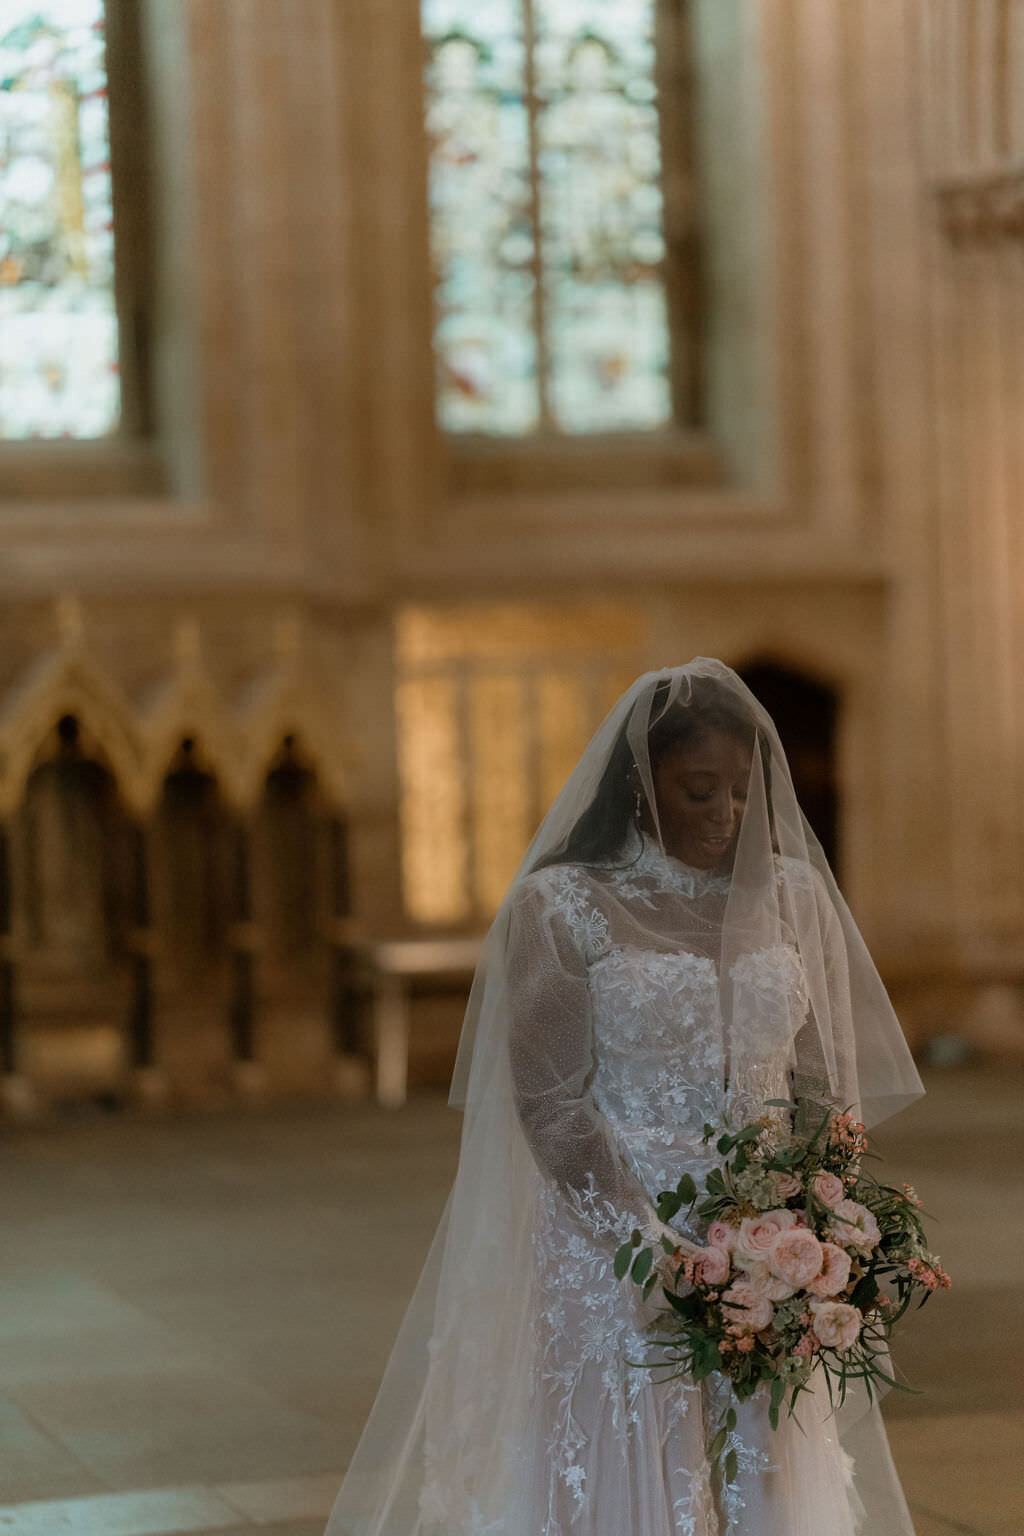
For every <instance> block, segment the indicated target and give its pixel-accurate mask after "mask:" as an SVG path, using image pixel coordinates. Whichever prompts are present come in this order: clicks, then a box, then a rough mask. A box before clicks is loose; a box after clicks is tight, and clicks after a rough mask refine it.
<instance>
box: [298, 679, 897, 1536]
mask: <svg viewBox="0 0 1024 1536" xmlns="http://www.w3.org/2000/svg"><path fill="white" fill-rule="evenodd" d="M921 1091H922V1090H921V1085H920V1081H919V1079H918V1076H917V1073H916V1071H915V1069H914V1066H913V1063H912V1061H911V1059H910V1055H909V1052H908V1050H907V1047H906V1045H905V1043H904V1041H903V1037H902V1035H901V1033H900V1030H899V1026H898V1024H897V1022H896V1020H895V1017H894V1016H893V1013H892V1009H891V1007H890V1005H889V1002H888V999H887V997H886V995H885V991H884V989H883V987H882V984H881V981H880V980H879V978H878V974H877V972H876V971H875V969H874V966H873V965H872V963H871V960H870V958H869V956H868V954H867V951H866V950H865V948H864V945H863V942H862V940H861V938H860V935H859V933H858V931H857V929H856V927H855V925H854V923H853V920H852V918H851V917H850V914H849V911H848V909H847V908H846V905H845V903H844V902H843V900H842V897H841V896H840V895H839V893H838V891H837V889H836V886H835V883H834V881H833V879H832V876H831V874H830V872H829V869H828V866H827V864H826V861H825V858H824V855H823V854H822V851H821V848H820V846H819V845H818V843H817V841H816V839H815V838H814V835H813V833H812V832H811V831H810V829H809V827H808V826H807V824H806V822H805V821H804V819H803V817H802V815H801V813H800V810H799V807H798V805H797V803H796V799H795V796H794V793H793V787H792V781H791V779H790V775H789V770H788V767H787V764H786V759H785V755H784V753H783V750H782V747H781V744H780V742H779V739H778V735H777V733H776V731H775V728H774V726H773V724H772V722H771V720H770V718H769V716H768V715H767V714H766V713H765V711H764V710H763V709H762V708H761V706H760V705H759V704H758V703H757V701H756V700H755V698H754V697H753V695H752V694H751V693H750V692H749V690H748V689H747V688H746V687H745V686H744V684H743V683H742V682H741V681H740V679H739V678H738V677H737V676H736V674H735V673H733V672H732V671H730V669H729V668H728V667H726V666H724V665H723V664H722V663H721V662H718V661H713V660H708V659H705V658H698V659H697V660H695V661H693V662H691V663H689V665H687V666H684V667H678V668H671V669H669V668H666V669H663V670H662V671H660V672H651V673H647V674H645V675H644V676H643V677H640V678H638V679H637V681H636V682H635V683H634V684H633V685H632V687H631V688H630V689H628V690H627V692H626V693H625V694H624V695H623V696H622V698H621V699H620V700H619V701H618V703H617V704H616V705H615V707H614V708H613V709H612V711H611V713H610V714H609V716H608V717H607V719H606V720H605V721H604V723H603V725H602V726H601V727H600V729H599V730H598V732H597V734H596V735H595V737H594V738H593V740H592V741H591V743H590V745H589V746H588V747H587V749H586V751H585V752H584V754H583V757H582V758H581V760H580V762H579V763H578V764H577V766H576V768H575V770H574V771H573V773H572V775H571V776H570V778H569V780H568V782H567V784H566V786H565V788H564V789H563V790H562V793H561V794H560V795H559V797H558V799H557V801H556V802H555V805H554V806H553V807H552V809H551V811H550V813H549V814H548V816H547V817H546V819H545V821H544V823H543V824H542V826H541V828H540V830H539V831H538V833H537V835H536V837H535V838H534V840H533V843H532V844H531V846H530V848H529V850H528V852H527V854H526V857H525V859H524V861H523V864H522V865H521V867H520V869H519V871H518V873H517V875H516V877H515V879H514V880H513V882H512V885H511V887H510V889H509V892H508V894H507V896H506V899H505V901H504V903H503V905H502V907H501V910H500V912H499V913H498V916H497V918H496V920H495V922H494V924H493V926H492V928H491V931H490V933H489V935H488V937H487V941H486V943H485V946H484V952H483V955H482V959H481V963H480V966H479V968H478V972H477V976H476V979H475V981H474V986H473V991H472V994H471V997H470V1003H469V1008H468V1011H467V1015H466V1022H465V1025H464V1027H463V1034H462V1039H461V1041H460V1046H459V1055H458V1059H457V1062H456V1067H455V1075H454V1080H453V1084H452V1094H451V1102H452V1103H453V1104H455V1105H458V1106H460V1107H463V1108H464V1110H465V1120H464V1126H463V1136H462V1147H461V1155H460V1160H459V1168H458V1173H457V1175H456V1179H455V1183H454V1186H453V1189H452V1192H451V1195H450V1196H449V1200H448V1204H447V1206H446V1209H445V1212H444V1215H443V1217H442V1220H441V1223H440V1225H439V1228H438V1232H437V1236H436V1237H435V1240H434V1244H433V1247H432V1249H431V1252H430V1255H429V1257H428V1259H427V1263H426V1265H425V1267H424V1270H423V1273H422V1275H421V1277H420V1281H419V1285H418V1287H417V1290H416V1292H415V1295H414V1297H413V1300H412V1303H411V1305H410V1307H409V1310H408V1312H407V1314H406V1317H405V1320H404V1322H403V1324H402V1328H401V1330H400V1333H399V1336H398V1340H397V1342H396V1345H395V1348H394V1351H393V1353H392V1356H391V1360H390V1362H389V1365H388V1369H387V1372H386V1374H385V1377H384V1381H383V1384H382V1387H381V1391H380V1394H379V1396H378V1399H377V1402H376V1404H375V1406H374V1409H373V1412H372V1414H371V1416H370V1419H369V1421H368V1423H367V1426H366V1429H365V1430H364V1433H363V1436H362V1439H361V1441H360V1443H359V1446H358V1447H357V1450H356V1453H355V1456H354V1458H353V1462H352V1465H351V1468H350V1470H349V1473H348V1475H347V1477H346V1479H345V1482H344V1485H343V1486H342V1489H341V1491H340V1493H339V1495H338V1498H337V1501H336V1504H335V1507H334V1511H333V1513H332V1516H331V1519H330V1522H329V1525H328V1528H327V1536H857V1533H861V1536H912V1531H913V1527H912V1525H911V1522H910V1517H909V1514H908V1512H907V1508H906V1504H905V1502H904V1499H903V1495H902V1492H901V1490H900V1486H899V1482H898V1480H897V1477H896V1474H895V1470H894V1468H893V1465H892V1460H891V1457H890V1455H889V1451H888V1445H887V1442H886V1439H885V1432H884V1429H883V1427H882V1423H881V1418H880V1415H879V1412H878V1407H877V1404H874V1405H872V1404H869V1403H868V1402H867V1401H866V1400H865V1401H854V1400H852V1399H848V1400H847V1403H846V1405H845V1406H844V1408H843V1409H842V1410H841V1412H840V1414H838V1415H832V1414H831V1413H830V1411H829V1405H828V1402H827V1400H823V1394H822V1392H821V1391H820V1390H819V1391H816V1392H811V1393H806V1394H805V1395H804V1396H803V1398H802V1399H801V1404H802V1406H801V1408H800V1410H799V1413H798V1416H797V1419H789V1420H785V1419H784V1420H783V1422H782V1423H781V1425H780V1427H779V1429H778V1430H777V1431H773V1430H772V1429H771V1428H770V1427H769V1425H768V1415H767V1404H766V1403H765V1402H764V1401H763V1400H762V1398H761V1396H760V1394H757V1395H755V1396H754V1397H753V1398H752V1399H751V1400H749V1401H748V1402H746V1403H744V1404H743V1405H742V1407H741V1408H740V1410H739V1413H738V1418H737V1422H736V1427H735V1429H734V1430H733V1431H732V1433H731V1437H730V1447H731V1448H732V1449H734V1450H735V1451H736V1460H737V1463H738V1467H739V1472H738V1476H737V1478H736V1479H735V1481H734V1483H732V1484H730V1485H728V1486H726V1487H725V1488H724V1489H723V1488H721V1487H720V1486H719V1485H718V1483H717V1481H715V1480H713V1479H712V1478H711V1476H710V1475H709V1466H708V1458H707V1453H706V1444H707V1438H708V1435H707V1431H708V1426H709V1425H711V1424H713V1423H714V1424H717V1422H718V1420H719V1418H720V1416H721V1406H722V1396H723V1393H725V1394H727V1390H728V1389H727V1384H726V1383H725V1381H724V1378H721V1377H718V1376H713V1377H711V1378H709V1380H707V1381H704V1382H701V1383H699V1384H697V1383H694V1382H692V1381H690V1380H688V1379H685V1378H677V1379H674V1380H665V1379H664V1376H663V1373H659V1372H657V1371H653V1372H652V1371H650V1370H648V1369H644V1368H643V1367H642V1366H639V1365H637V1364H636V1362H638V1361H642V1360H643V1359H644V1356H645V1349H646V1348H647V1341H646V1338H645V1329H646V1328H647V1327H648V1325H649V1324H650V1323H651V1321H652V1320H653V1318H654V1317H655V1316H656V1314H657V1311H658V1305H657V1302H658V1296H659V1290H658V1289H657V1288H655V1290H654V1292H653V1293H652V1294H651V1297H650V1299H649V1301H647V1302H644V1301H643V1300H642V1298H641V1296H640V1292H639V1290H638V1288H637V1287H636V1286H635V1285H633V1284H632V1283H631V1282H630V1281H629V1280H628V1279H626V1280H622V1281H620V1280H617V1279H616V1278H615V1275H614V1272H613V1259H614V1254H615V1251H616V1249H617V1248H618V1246H619V1245H620V1243H622V1242H623V1241H624V1240H626V1239H627V1238H628V1237H629V1234H630V1232H631V1231H632V1230H633V1229H634V1228H636V1227H639V1228H641V1230H642V1231H643V1232H644V1233H645V1235H646V1236H647V1237H648V1238H650V1239H655V1238H657V1237H659V1236H661V1235H663V1234H668V1235H670V1236H671V1238H672V1241H673V1243H675V1244H679V1245H681V1246H684V1247H685V1246H686V1245H687V1244H688V1243H691V1242H694V1241H699V1240H700V1238H701V1236H702V1233H701V1231H700V1229H699V1226H698V1225H696V1224H693V1225H689V1226H688V1225H686V1224H685V1222H683V1218H682V1217H680V1218H679V1222H680V1223H682V1225H679V1226H678V1229H672V1228H666V1227H664V1226H663V1225H662V1224H661V1223H660V1222H659V1220H658V1217H657V1213H656V1208H655V1202H656V1200H657V1196H658V1194H659V1192H660V1191H661V1190H664V1189H670V1188H672V1187H673V1186H674V1185H675V1184H676V1182H677V1181H678V1180H679V1178H680V1177H681V1175H682V1174H684V1173H689V1174H691V1175H693V1177H694V1178H695V1179H696V1180H697V1182H698V1184H699V1183H700V1182H701V1180H702V1178H703V1175H704V1174H705V1173H706V1172H707V1171H708V1169H709V1168H710V1167H711V1166H713V1163H714V1157H715V1154H714V1150H713V1146H712V1147H710V1148H709V1146H708V1145H705V1143H704V1141H703V1128H704V1125H705V1123H706V1122H712V1123H715V1124H718V1123H720V1122H723V1121H725V1122H730V1123H734V1124H737V1125H738V1124H741V1123H743V1122H744V1121H747V1120H749V1119H751V1118H753V1117H756V1116H758V1115H761V1114H764V1113H767V1114H770V1115H773V1116H776V1117H779V1116H785V1115H786V1114H787V1111H785V1110H781V1109H779V1108H774V1109H772V1108H768V1109H766V1103H767V1101H770V1100H773V1099H774V1100H779V1099H784V1100H792V1101H793V1102H795V1104H796V1106H797V1108H796V1110H795V1111H794V1113H795V1117H796V1121H797V1129H798V1130H799V1129H800V1128H801V1126H802V1125H803V1124H805V1123H808V1124H809V1123H810V1122H812V1121H814V1117H815V1116H818V1118H820V1114H821V1112H822V1110H823V1109H824V1108H825V1107H828V1106H833V1107H836V1108H841V1109H846V1108H849V1107H851V1106H852V1107H854V1108H855V1109H856V1111H857V1113H858V1114H859V1115H860V1116H861V1117H862V1118H863V1119H865V1121H866V1122H867V1123H868V1124H869V1125H870V1124H872V1123H877V1122H878V1120H880V1119H882V1118H884V1117H885V1116H886V1115H887V1114H890V1113H892V1112H893V1111H894V1110H895V1109H898V1108H900V1107H901V1106H902V1105H903V1104H906V1103H908V1102H909V1101H910V1100H911V1099H913V1098H914V1097H915V1096H916V1095H917V1094H919V1093H920V1092H921ZM398 1246H400V1244H396V1247H398ZM381 1260H382V1262H391V1260H389V1258H388V1255H387V1254H383V1255H381Z"/></svg>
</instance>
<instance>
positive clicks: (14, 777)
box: [0, 656, 144, 815]
mask: <svg viewBox="0 0 1024 1536" xmlns="http://www.w3.org/2000/svg"><path fill="white" fill-rule="evenodd" d="M67 717H70V718H73V719H74V720H76V721H77V722H78V726H79V730H80V732H82V734H83V737H84V738H85V739H87V740H88V742H89V743H90V750H91V751H92V752H93V754H94V755H95V756H96V757H97V758H98V759H99V760H102V761H103V762H104V763H105V765H106V766H107V768H108V769H109V771H110V772H111V774H112V775H113V777H114V779H115V780H116V783H117V786H118V791H119V793H120V795H121V798H122V799H123V800H124V802H125V804H126V805H127V806H128V807H129V808H131V809H132V810H133V811H137V810H138V809H139V808H140V806H141V803H142V801H143V798H144V789H143V778H144V775H143V771H142V750H141V744H140V740H139V734H138V731H137V729H136V725H135V721H134V719H133V717H132V712H131V708H130V706H129V704H128V702H127V700H126V699H125V698H124V696H123V695H122V694H121V692H120V690H119V689H118V688H117V687H116V686H115V685H114V684H113V683H112V682H111V681H110V680H109V679H108V678H107V677H106V676H105V675H104V674H103V672H102V671H101V669H100V668H99V667H98V666H96V665H95V663H93V662H92V661H91V660H90V659H89V658H87V657H84V656H70V657H68V656H61V657H58V658H57V659H56V660H55V661H54V662H53V663H52V664H51V665H49V666H48V667H46V668H45V669H44V670H43V671H42V672H41V673H40V674H39V675H38V676H36V677H35V678H34V679H33V680H32V681H31V683H30V684H29V685H28V686H27V687H26V688H24V689H23V690H22V691H21V692H20V693H19V694H18V695H16V696H15V698H14V700H13V701H12V703H11V704H10V706H9V708H8V710H7V712H6V715H5V717H4V718H2V719H0V746H2V753H3V758H4V759H5V761H6V771H5V772H4V773H3V774H2V776H0V815H3V814H5V813H6V814H10V813H11V812H12V811H13V810H14V808H15V807H16V806H17V805H18V804H19V803H20V801H21V800H22V798H23V796H24V793H25V787H26V785H27V783H28V778H29V775H30V774H31V773H32V771H33V768H34V767H35V766H36V764H37V763H38V762H39V761H40V759H41V756H44V755H45V753H46V750H47V748H46V743H47V741H48V739H49V738H50V737H51V735H52V733H53V731H54V729H55V727H56V725H57V722H59V721H60V720H62V719H64V718H67Z"/></svg>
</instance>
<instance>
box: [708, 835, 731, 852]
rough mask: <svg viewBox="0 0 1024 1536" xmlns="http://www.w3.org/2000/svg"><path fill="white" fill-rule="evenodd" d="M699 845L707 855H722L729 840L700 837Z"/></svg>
mask: <svg viewBox="0 0 1024 1536" xmlns="http://www.w3.org/2000/svg"><path fill="white" fill-rule="evenodd" d="M700 841H701V844H702V846H703V847H705V848H706V849H707V850H708V852H709V853H724V852H725V850H726V849H727V848H728V846H729V843H730V842H731V838H728V837H702V838H701V839H700Z"/></svg>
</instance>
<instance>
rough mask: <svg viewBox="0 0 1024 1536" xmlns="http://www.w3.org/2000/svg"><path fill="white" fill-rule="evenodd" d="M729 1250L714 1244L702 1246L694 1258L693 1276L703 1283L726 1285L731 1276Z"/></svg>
mask: <svg viewBox="0 0 1024 1536" xmlns="http://www.w3.org/2000/svg"><path fill="white" fill-rule="evenodd" d="M731 1268H732V1265H731V1264H730V1262H729V1250H728V1249H727V1248H718V1247H716V1246H715V1245H714V1244H712V1245H711V1246H710V1247H708V1248H700V1249H698V1251H697V1252H696V1253H695V1254H694V1258H693V1278H694V1280H696V1281H698V1282H699V1283H700V1284H702V1285H724V1284H725V1282H726V1281H727V1280H728V1278H729V1270H730V1269H731Z"/></svg>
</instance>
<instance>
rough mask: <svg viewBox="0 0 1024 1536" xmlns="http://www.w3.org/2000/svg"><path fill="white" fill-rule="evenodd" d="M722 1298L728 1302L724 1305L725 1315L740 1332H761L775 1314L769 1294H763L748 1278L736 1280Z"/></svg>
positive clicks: (723, 1293)
mask: <svg viewBox="0 0 1024 1536" xmlns="http://www.w3.org/2000/svg"><path fill="white" fill-rule="evenodd" d="M722 1300H723V1302H724V1303H726V1305H724V1306H723V1307H722V1312H723V1314H724V1316H725V1317H726V1318H727V1319H728V1321H729V1322H730V1323H732V1324H733V1325H734V1326H735V1327H736V1328H737V1329H738V1330H739V1331H740V1333H760V1331H761V1329H762V1328H767V1327H768V1324H769V1323H770V1322H771V1320H772V1317H773V1316H774V1313H773V1310H772V1304H771V1302H770V1301H769V1300H768V1298H767V1296H762V1295H761V1293H760V1291H758V1290H755V1288H754V1287H753V1286H752V1285H751V1284H750V1282H749V1281H747V1280H737V1281H735V1282H734V1283H733V1284H732V1285H730V1287H729V1289H728V1290H727V1291H723V1292H722Z"/></svg>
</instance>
